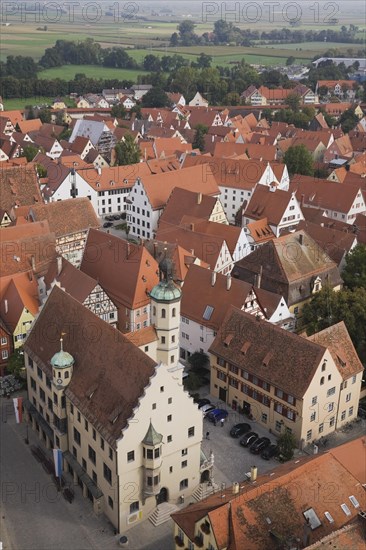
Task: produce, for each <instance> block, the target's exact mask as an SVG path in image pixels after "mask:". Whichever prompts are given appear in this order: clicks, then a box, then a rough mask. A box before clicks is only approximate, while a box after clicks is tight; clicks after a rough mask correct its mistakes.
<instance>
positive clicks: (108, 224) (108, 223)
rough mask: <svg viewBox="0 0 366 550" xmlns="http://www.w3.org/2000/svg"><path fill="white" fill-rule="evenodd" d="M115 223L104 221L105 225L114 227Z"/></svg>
mask: <svg viewBox="0 0 366 550" xmlns="http://www.w3.org/2000/svg"><path fill="white" fill-rule="evenodd" d="M112 225H113V223H112V222H104V223H103V227H112Z"/></svg>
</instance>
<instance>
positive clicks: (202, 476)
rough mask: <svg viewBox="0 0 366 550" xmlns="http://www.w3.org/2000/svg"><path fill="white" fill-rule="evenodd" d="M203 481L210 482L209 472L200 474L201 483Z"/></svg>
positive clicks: (205, 471)
mask: <svg viewBox="0 0 366 550" xmlns="http://www.w3.org/2000/svg"><path fill="white" fill-rule="evenodd" d="M205 481H210V470H204V471H203V472H202V474H201V483H205Z"/></svg>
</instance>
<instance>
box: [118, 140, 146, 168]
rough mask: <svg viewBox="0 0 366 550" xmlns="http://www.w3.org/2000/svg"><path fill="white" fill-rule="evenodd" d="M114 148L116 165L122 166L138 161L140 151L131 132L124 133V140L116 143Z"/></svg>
mask: <svg viewBox="0 0 366 550" xmlns="http://www.w3.org/2000/svg"><path fill="white" fill-rule="evenodd" d="M114 150H115V152H116V161H115V164H116V165H119V166H123V165H126V164H136V163H137V162H140V156H141V151H140V149H139V146H138V145H137V144H136V143H135V141H134V138H133V136H132V135H131V134H126V136H125V139H124V141H121V142H119V143H117V145H116V146H115V148H114Z"/></svg>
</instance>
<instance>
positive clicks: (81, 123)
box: [69, 119, 116, 156]
mask: <svg viewBox="0 0 366 550" xmlns="http://www.w3.org/2000/svg"><path fill="white" fill-rule="evenodd" d="M78 136H82V137H86V138H88V139H90V141H91V143H92V144H93V146H94V147H95V149H97V151H98V152H99V153H100V154H101V155H103V156H104V155H107V156H108V155H110V152H111V149H113V147H114V146H115V144H116V138H115V136H114V135H113V132H112V130H110V128H109V127H108V126H107V125H106V124H105V122H103V121H99V120H95V121H94V120H86V119H84V120H77V121H76V123H75V126H74V129H73V131H72V134H71V136H70V140H69V141H70V142H71V143H72V142H74V141H75V139H76V138H77V137H78Z"/></svg>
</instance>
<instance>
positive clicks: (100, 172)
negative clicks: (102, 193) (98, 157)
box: [97, 166, 102, 176]
mask: <svg viewBox="0 0 366 550" xmlns="http://www.w3.org/2000/svg"><path fill="white" fill-rule="evenodd" d="M97 171H98V175H99V176H100V175H101V174H102V169H101V167H100V166H98V168H97Z"/></svg>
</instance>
